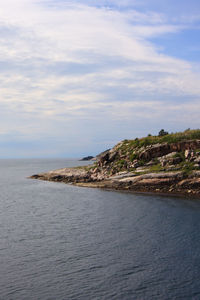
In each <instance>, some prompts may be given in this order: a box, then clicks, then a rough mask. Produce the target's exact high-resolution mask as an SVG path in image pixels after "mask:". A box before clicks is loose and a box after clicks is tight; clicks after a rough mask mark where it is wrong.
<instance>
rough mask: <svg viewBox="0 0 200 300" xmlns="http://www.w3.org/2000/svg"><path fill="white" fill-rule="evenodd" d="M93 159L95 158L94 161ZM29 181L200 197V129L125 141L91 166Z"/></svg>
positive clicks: (57, 172) (52, 172) (102, 155)
mask: <svg viewBox="0 0 200 300" xmlns="http://www.w3.org/2000/svg"><path fill="white" fill-rule="evenodd" d="M92 159H93V160H94V158H92ZM30 178H32V179H40V180H48V181H55V182H64V183H68V184H74V185H77V186H82V187H93V188H104V189H111V190H124V191H130V192H141V193H144V192H145V193H147V192H148V193H151V194H152V193H157V194H170V195H187V196H188V195H189V196H195V197H198V198H200V130H199V129H196V130H190V129H187V130H185V131H184V132H178V133H171V134H169V133H168V132H166V131H164V130H163V129H162V130H161V131H160V132H159V134H158V136H152V135H150V134H149V135H148V136H147V137H144V138H140V139H138V138H136V139H134V140H124V141H122V142H120V143H118V144H117V145H115V146H114V147H113V148H112V149H109V150H106V151H104V152H102V153H100V154H99V155H98V156H97V157H96V161H94V163H93V164H91V165H88V166H81V167H74V168H63V169H59V170H54V171H50V172H46V173H41V174H35V175H32V176H31V177H30Z"/></svg>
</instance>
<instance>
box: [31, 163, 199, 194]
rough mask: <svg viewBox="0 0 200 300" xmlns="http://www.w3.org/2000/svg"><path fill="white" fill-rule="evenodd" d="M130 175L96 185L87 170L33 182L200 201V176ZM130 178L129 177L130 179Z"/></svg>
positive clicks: (63, 172)
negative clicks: (179, 197) (182, 197)
mask: <svg viewBox="0 0 200 300" xmlns="http://www.w3.org/2000/svg"><path fill="white" fill-rule="evenodd" d="M130 175H131V174H130V173H124V174H119V175H118V177H119V178H116V177H117V176H111V177H109V178H107V179H103V180H98V181H97V180H96V181H93V180H92V178H91V177H90V175H89V174H88V171H87V170H85V169H84V168H81V167H80V169H79V168H77V167H76V168H64V169H59V170H54V171H50V172H46V173H41V174H35V175H32V176H30V177H29V178H30V179H39V180H45V181H53V182H60V183H65V184H72V185H75V186H79V187H86V188H100V189H105V190H110V191H124V192H131V193H144V194H151V195H152V194H155V195H169V196H184V197H187V198H191V197H193V198H198V199H200V188H199V186H200V178H199V176H200V172H198V173H197V172H195V173H193V174H191V175H190V177H189V178H184V174H183V173H182V172H170V173H165V174H164V173H162V172H159V173H151V174H143V175H137V176H135V175H134V174H132V177H129V176H130ZM127 176H128V177H127Z"/></svg>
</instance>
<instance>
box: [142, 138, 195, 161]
mask: <svg viewBox="0 0 200 300" xmlns="http://www.w3.org/2000/svg"><path fill="white" fill-rule="evenodd" d="M198 148H200V140H195V141H182V142H178V143H172V144H167V143H164V144H156V145H151V146H149V147H147V148H146V149H145V150H144V151H142V152H141V153H140V154H139V159H144V160H151V159H152V158H156V157H161V156H164V155H166V154H169V153H171V152H181V151H185V150H191V149H192V150H195V149H198Z"/></svg>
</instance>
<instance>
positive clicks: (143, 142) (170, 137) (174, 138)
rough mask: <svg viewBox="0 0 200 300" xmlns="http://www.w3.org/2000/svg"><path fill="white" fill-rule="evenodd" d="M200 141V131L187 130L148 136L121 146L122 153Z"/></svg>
mask: <svg viewBox="0 0 200 300" xmlns="http://www.w3.org/2000/svg"><path fill="white" fill-rule="evenodd" d="M194 139H200V129H196V130H190V129H187V130H185V131H183V132H176V133H170V134H165V135H158V136H150V135H149V136H147V137H144V138H141V139H138V138H136V139H134V140H124V141H123V144H122V145H121V149H122V151H124V152H126V151H128V150H131V149H132V150H134V149H135V148H141V147H143V146H148V145H154V144H158V143H160V144H161V143H169V144H172V143H177V142H180V141H184V140H194Z"/></svg>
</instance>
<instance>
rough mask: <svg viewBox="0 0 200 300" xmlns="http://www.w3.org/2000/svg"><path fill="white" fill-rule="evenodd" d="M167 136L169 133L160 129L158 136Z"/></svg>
mask: <svg viewBox="0 0 200 300" xmlns="http://www.w3.org/2000/svg"><path fill="white" fill-rule="evenodd" d="M167 134H169V132H167V131H165V130H164V129H161V130H160V131H159V133H158V136H164V135H167Z"/></svg>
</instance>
